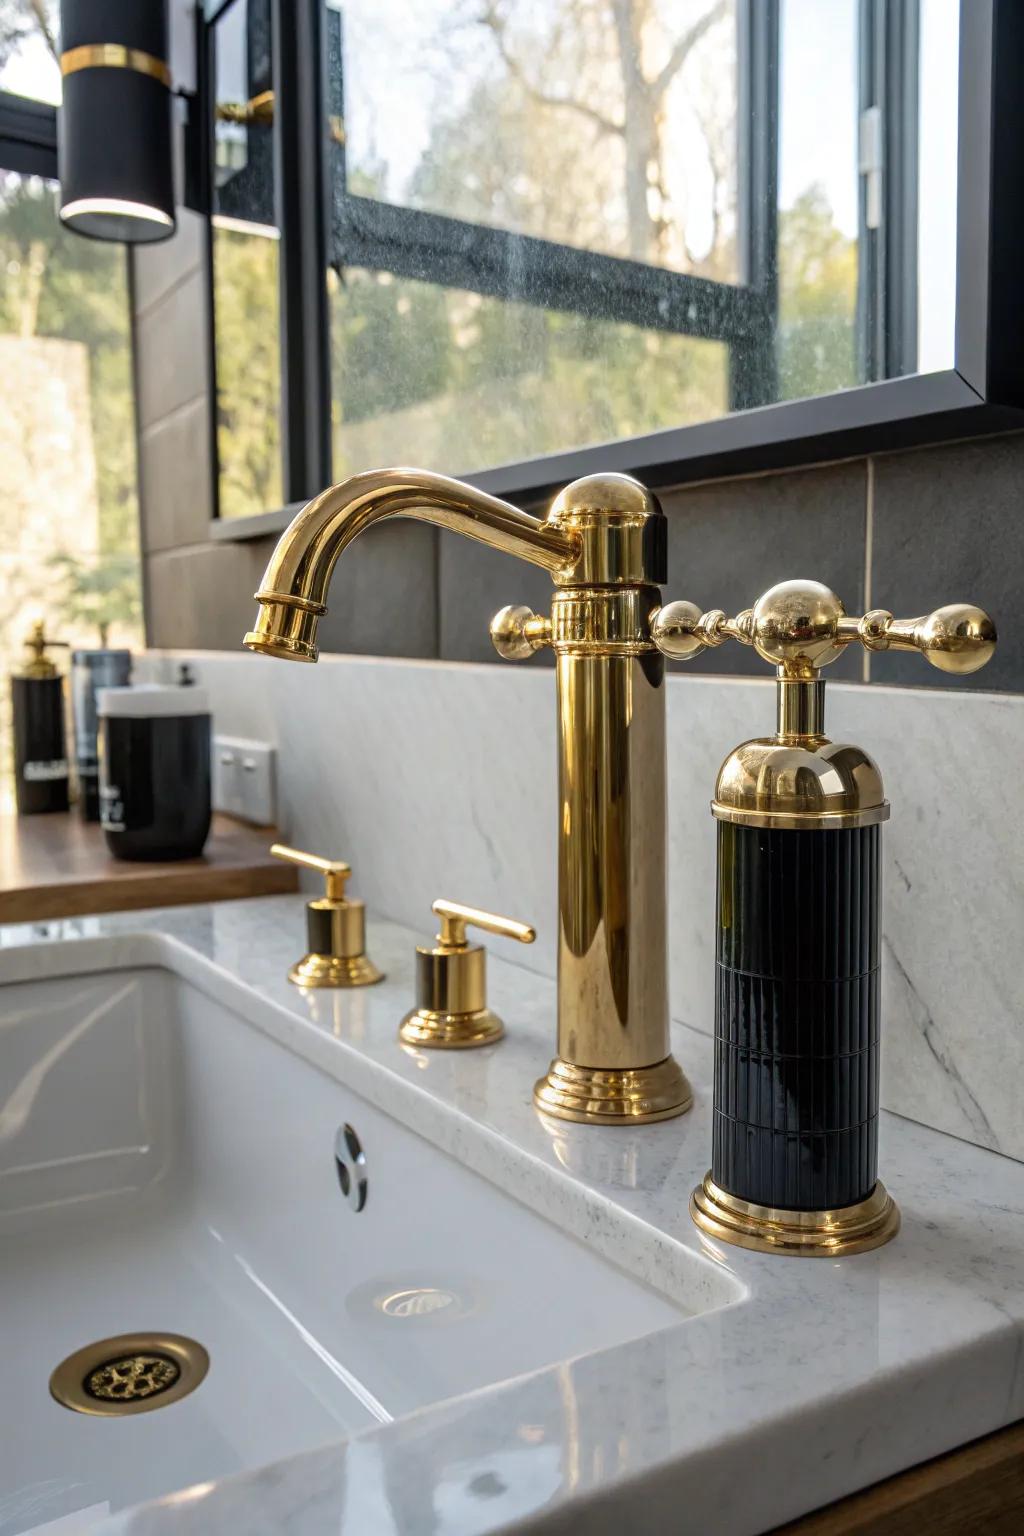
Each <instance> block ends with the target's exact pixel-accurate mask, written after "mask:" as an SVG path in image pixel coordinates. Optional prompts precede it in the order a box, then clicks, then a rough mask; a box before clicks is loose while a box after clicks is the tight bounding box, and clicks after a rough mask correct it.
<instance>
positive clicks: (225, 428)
mask: <svg viewBox="0 0 1024 1536" xmlns="http://www.w3.org/2000/svg"><path fill="white" fill-rule="evenodd" d="M212 45H213V50H214V53H213V59H214V79H215V81H216V91H215V98H216V104H215V110H214V217H213V312H214V349H215V367H216V377H217V454H218V469H219V473H218V506H219V510H220V515H221V517H251V516H252V515H253V514H254V513H257V512H263V511H265V510H266V509H267V508H268V507H276V506H280V505H281V502H282V492H281V428H280V407H281V346H280V337H279V306H278V233H277V229H276V228H275V226H274V173H273V117H274V97H273V78H272V73H271V69H272V59H271V42H270V4H269V0H234V4H232V5H231V6H229V8H228V9H227V10H226V11H224V12H223V13H222V14H221V15H220V17H219V19H218V21H217V23H216V25H215V26H214V28H213V37H212Z"/></svg>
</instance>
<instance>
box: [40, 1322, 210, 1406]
mask: <svg viewBox="0 0 1024 1536" xmlns="http://www.w3.org/2000/svg"><path fill="white" fill-rule="evenodd" d="M209 1364H210V1357H209V1355H208V1354H207V1353H206V1350H205V1349H204V1348H203V1346H202V1345H201V1344H197V1343H196V1341H195V1339H186V1338H183V1337H182V1335H181V1334H177V1333H123V1334H121V1335H119V1337H117V1338H114V1339H99V1340H98V1341H97V1342H96V1343H95V1344H87V1345H86V1346H85V1348H84V1349H76V1350H75V1353H74V1354H73V1355H68V1357H67V1359H66V1360H62V1361H61V1363H60V1365H58V1367H57V1369H56V1370H55V1371H54V1373H53V1375H52V1376H51V1377H50V1392H51V1394H52V1395H53V1396H54V1397H55V1398H56V1399H57V1401H58V1403H62V1404H63V1406H64V1407H65V1408H71V1409H73V1410H74V1412H75V1413H93V1414H99V1415H101V1416H107V1415H111V1416H112V1415H120V1414H127V1413H147V1412H149V1410H150V1409H152V1408H163V1407H164V1406H165V1405H166V1404H169V1403H176V1402H178V1401H179V1399H180V1398H183V1397H187V1396H188V1394H189V1393H190V1392H194V1391H195V1389H196V1387H198V1385H199V1383H200V1382H201V1381H202V1379H203V1377H204V1376H205V1375H206V1372H207V1370H208V1368H209Z"/></svg>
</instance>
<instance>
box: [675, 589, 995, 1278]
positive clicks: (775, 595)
mask: <svg viewBox="0 0 1024 1536" xmlns="http://www.w3.org/2000/svg"><path fill="white" fill-rule="evenodd" d="M697 633H698V635H699V636H700V638H701V639H702V640H703V643H705V644H708V643H710V644H715V643H717V642H718V641H719V640H720V639H722V638H725V636H727V635H729V636H732V638H734V639H737V640H739V641H740V642H741V643H744V644H747V645H752V646H753V647H754V649H755V650H756V651H757V653H758V655H759V656H761V657H763V659H764V660H765V661H767V662H770V663H773V664H774V665H775V666H776V668H777V676H778V683H777V689H778V719H777V729H776V733H775V735H774V736H769V737H765V738H762V739H759V740H756V741H747V742H744V743H743V745H742V746H739V747H737V748H736V750H735V751H734V752H731V753H730V754H729V756H728V757H727V758H726V760H725V762H724V763H723V765H722V768H721V771H720V772H719V775H718V782H717V785H716V789H715V799H714V802H713V804H712V811H713V814H714V816H715V818H716V820H717V822H718V887H717V982H716V995H715V1077H714V1129H713V1136H712V1157H711V1170H710V1172H709V1173H708V1175H707V1177H706V1178H705V1179H704V1181H703V1183H702V1184H701V1185H700V1186H698V1188H697V1189H696V1190H695V1191H694V1193H693V1196H692V1199H691V1202H690V1212H691V1215H692V1216H693V1219H694V1221H695V1222H696V1223H697V1225H698V1226H699V1227H700V1228H701V1229H702V1230H703V1231H705V1232H706V1233H709V1234H711V1235H713V1236H714V1237H716V1238H719V1239H722V1240H724V1241H726V1242H730V1243H735V1244H738V1245H739V1246H741V1247H744V1248H753V1249H757V1250H760V1251H762V1252H775V1253H787V1254H806V1255H824V1256H828V1255H832V1256H835V1255H838V1254H846V1253H857V1252H860V1251H862V1250H864V1249H867V1248H875V1247H878V1246H880V1245H881V1244H882V1243H885V1242H887V1241H888V1240H889V1239H890V1238H892V1237H894V1236H895V1235H896V1232H897V1231H898V1229H899V1212H898V1210H897V1208H896V1206H895V1204H894V1203H893V1200H892V1199H891V1197H890V1196H889V1194H888V1193H887V1192H886V1190H885V1187H884V1185H883V1184H882V1183H881V1181H880V1180H879V1178H878V1101H879V951H880V926H879V896H880V861H879V841H880V833H881V824H882V823H883V822H884V821H886V820H887V819H888V816H889V805H888V802H887V801H886V799H885V794H884V791H883V787H882V779H881V775H880V773H879V771H878V769H877V768H876V766H875V764H874V763H873V762H872V760H871V758H870V757H869V756H868V754H867V753H866V752H865V751H863V749H862V748H860V747H857V746H852V745H849V744H846V743H839V742H832V741H829V739H828V737H827V736H826V735H825V733H824V725H825V720H824V714H825V683H824V680H823V679H822V677H821V675H820V669H821V668H822V667H823V666H825V665H827V664H828V663H829V662H831V661H833V660H834V659H835V658H836V657H837V656H838V655H839V654H840V653H841V651H842V650H843V649H844V648H845V647H846V646H847V645H849V644H852V643H858V642H859V643H861V644H863V645H864V646H866V647H867V648H868V649H869V650H889V649H899V650H920V651H922V652H923V653H924V655H925V656H926V658H927V659H928V660H929V661H930V662H932V663H933V664H934V665H935V666H937V667H940V668H942V669H943V670H944V671H947V672H955V673H964V672H973V671H974V670H976V669H977V668H978V667H981V666H984V664H985V662H987V661H988V660H989V658H990V656H991V655H992V652H993V649H994V646H995V638H996V637H995V628H994V626H993V624H992V621H991V620H990V619H989V617H988V615H987V614H985V613H983V612H982V611H981V610H980V609H978V608H970V607H967V606H964V605H952V606H950V607H947V608H940V609H939V610H937V612H935V613H933V614H930V615H928V616H927V617H926V618H922V619H908V620H898V619H894V618H893V617H892V615H891V614H890V613H887V612H885V611H884V610H875V611H874V612H872V613H868V614H865V615H864V617H863V618H859V619H858V618H851V617H848V616H847V615H846V614H845V612H844V610H843V605H842V603H841V602H840V601H839V599H838V598H837V597H836V595H835V593H834V592H831V591H830V590H829V589H828V587H825V586H822V585H821V584H820V583H818V582H813V581H788V582H783V583H781V584H780V585H778V586H776V587H773V588H772V589H771V590H770V591H768V592H766V593H765V594H764V596H763V597H762V598H761V599H760V600H759V601H758V603H757V604H756V605H755V607H754V608H753V609H751V610H749V611H748V612H746V613H743V614H740V615H739V616H738V617H737V618H736V619H734V620H726V619H725V616H724V615H719V614H713V615H705V616H703V618H702V620H701V621H700V624H699V627H698V628H697Z"/></svg>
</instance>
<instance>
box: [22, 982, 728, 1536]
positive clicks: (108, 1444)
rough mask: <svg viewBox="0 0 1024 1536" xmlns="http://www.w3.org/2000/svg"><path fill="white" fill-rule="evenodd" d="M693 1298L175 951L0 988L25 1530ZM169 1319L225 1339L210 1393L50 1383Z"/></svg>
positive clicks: (313, 1440)
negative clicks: (98, 1390)
mask: <svg viewBox="0 0 1024 1536" xmlns="http://www.w3.org/2000/svg"><path fill="white" fill-rule="evenodd" d="M346 1125H348V1126H350V1127H351V1128H352V1129H353V1130H354V1132H355V1134H356V1136H357V1138H358V1141H359V1143H360V1144H361V1147H362V1151H363V1154H364V1156H365V1168H363V1169H362V1170H357V1168H356V1166H355V1164H354V1162H353V1160H352V1156H351V1153H347V1156H346V1163H345V1173H346V1175H347V1182H348V1183H349V1198H346V1196H345V1194H344V1192H343V1189H342V1182H343V1179H344V1176H343V1177H342V1178H340V1177H339V1170H338V1164H337V1161H336V1157H335V1146H336V1138H337V1136H338V1133H339V1130H340V1129H341V1128H343V1127H344V1126H346ZM359 1177H365V1180H366V1201H365V1206H364V1208H363V1209H362V1210H361V1211H357V1210H356V1209H355V1204H356V1203H357V1202H356V1200H355V1192H356V1188H357V1184H355V1183H353V1180H358V1178H359ZM553 1275H557V1277H558V1283H557V1285H553V1284H552V1276H553ZM708 1304H709V1303H708V1302H706V1301H705V1302H704V1303H703V1305H704V1306H706V1305H708ZM699 1305H701V1303H696V1304H695V1310H696V1309H697V1307H698V1306H699ZM681 1315H685V1314H684V1313H683V1309H681V1308H680V1306H679V1305H678V1304H677V1303H676V1302H674V1301H670V1300H668V1299H666V1298H664V1297H662V1296H661V1295H659V1294H658V1293H657V1292H655V1291H654V1290H652V1289H650V1288H648V1287H647V1286H645V1285H644V1284H641V1283H640V1282H638V1281H636V1280H634V1279H632V1278H630V1277H628V1276H627V1275H625V1274H624V1273H622V1272H620V1271H619V1270H618V1269H616V1268H615V1267H613V1265H612V1264H611V1263H609V1262H608V1261H606V1260H605V1259H603V1258H601V1257H600V1256H598V1255H596V1254H595V1253H593V1252H591V1251H588V1249H587V1248H586V1247H585V1246H584V1245H583V1244H582V1243H580V1242H578V1241H577V1240H576V1239H574V1238H572V1237H569V1236H566V1235H564V1234H563V1233H562V1232H560V1231H559V1230H557V1229H556V1228H555V1227H554V1226H552V1225H551V1224H549V1223H548V1222H547V1221H546V1220H544V1219H543V1218H542V1217H540V1216H538V1215H536V1214H533V1213H532V1212H531V1211H529V1210H528V1209H527V1208H526V1207H525V1206H524V1205H521V1204H519V1202H518V1201H517V1200H515V1199H514V1198H512V1197H511V1196H510V1195H508V1194H505V1193H502V1192H501V1191H499V1190H498V1189H496V1188H495V1187H494V1186H493V1185H491V1184H489V1183H488V1182H486V1181H485V1180H484V1179H483V1178H481V1177H479V1176H478V1175H477V1174H475V1173H474V1172H472V1171H471V1170H470V1169H469V1168H467V1167H464V1166H462V1165H460V1164H459V1163H458V1162H456V1161H455V1160H454V1159H453V1158H452V1157H450V1156H448V1155H447V1154H446V1153H445V1152H443V1151H440V1150H438V1149H437V1148H436V1147H433V1146H431V1145H429V1144H428V1143H427V1142H426V1141H424V1140H422V1139H421V1138H420V1137H419V1136H417V1135H416V1134H414V1133H413V1132H411V1131H410V1130H408V1129H406V1128H405V1127H404V1126H402V1125H400V1124H399V1123H398V1122H397V1121H395V1120H393V1119H392V1118H390V1117H389V1116H388V1115H386V1114H384V1113H383V1112H382V1111H381V1110H379V1109H376V1108H374V1107H373V1106H371V1105H370V1104H369V1103H367V1102H366V1101H365V1100H364V1099H361V1098H359V1097H358V1096H357V1095H356V1094H354V1093H353V1092H351V1091H349V1090H348V1089H346V1087H344V1086H343V1085H342V1084H340V1083H339V1082H337V1081H336V1080H334V1079H333V1078H332V1077H330V1076H328V1075H327V1074H326V1073H324V1072H321V1071H319V1070H318V1069H317V1068H316V1067H315V1066H313V1065H311V1064H310V1063H309V1062H308V1061H305V1060H302V1059H301V1058H300V1057H299V1056H297V1055H294V1054H293V1053H292V1052H291V1051H290V1050H288V1049H287V1048H286V1047H285V1046H283V1045H281V1044H279V1043H278V1042H277V1041H275V1040H273V1039H271V1038H269V1037H268V1036H267V1035H266V1034H264V1033H262V1032H261V1030H259V1029H258V1028H255V1027H253V1026H252V1025H250V1024H248V1023H246V1022H245V1021H244V1020H243V1019H242V1018H241V1017H240V1016H238V1015H237V1014H234V1013H232V1012H230V1011H229V1010H228V1009H227V1008H226V1007H223V1006H222V1005H221V1004H220V1003H218V1002H216V1001H214V1000H212V999H211V998H210V997H209V996H207V995H205V994H204V993H202V992H200V991H199V990H197V989H196V988H194V987H192V986H191V985H190V984H189V983H188V982H187V981H185V980H183V979H182V978H181V977H179V976H176V975H174V974H172V973H171V972H170V971H168V970H165V969H161V968H159V967H156V966H154V967H153V968H150V969H146V968H141V969H135V970H129V971H117V970H111V971H106V972H100V973H98V974H84V975H74V976H65V977H62V978H59V979H56V978H51V979H47V980H34V981H26V982H20V983H15V984H11V985H8V986H5V987H3V988H0V1317H2V1332H3V1347H2V1350H0V1393H2V1401H3V1405H4V1432H3V1435H2V1436H0V1532H3V1533H4V1536H14V1533H16V1532H24V1531H29V1530H34V1529H36V1528H37V1527H47V1525H48V1522H52V1521H56V1520H58V1519H60V1518H61V1517H67V1516H69V1515H71V1514H72V1513H73V1512H76V1511H77V1512H82V1511H90V1512H94V1513H97V1514H98V1513H100V1512H105V1511H106V1510H107V1509H108V1508H109V1509H118V1508H121V1507H123V1506H124V1505H126V1504H131V1503H134V1502H136V1501H139V1500H142V1499H148V1498H152V1497H154V1496H156V1495H159V1494H164V1493H167V1492H170V1491H172V1490H174V1489H179V1488H183V1487H185V1486H186V1485H190V1484H195V1483H197V1482H202V1481H204V1480H209V1479H215V1478H219V1477H221V1476H223V1475H224V1474H225V1473H229V1472H232V1471H236V1470H238V1469H243V1468H251V1467H254V1466H257V1465H259V1464H261V1463H265V1462H268V1461H271V1460H273V1459H275V1458H279V1457H283V1456H286V1455H288V1454H290V1453H292V1452H295V1451H298V1450H302V1449H304V1448H307V1447H311V1446H314V1445H317V1444H320V1443H323V1442H325V1441H328V1440H331V1439H336V1438H339V1437H342V1436H345V1435H348V1434H351V1433H352V1432H354V1431H357V1430H359V1429H362V1428H364V1427H365V1426H370V1425H374V1424H375V1423H387V1422H388V1421H390V1420H391V1419H393V1418H398V1417H401V1416H404V1415H407V1414H409V1413H411V1412H412V1411H413V1410H415V1409H417V1408H421V1407H423V1406H424V1405H427V1404H430V1403H434V1402H437V1401H439V1400H440V1399H442V1398H447V1397H452V1396H454V1395H456V1394H462V1393H466V1392H468V1391H470V1390H472V1389H474V1388H478V1387H482V1386H485V1385H487V1384H489V1383H496V1382H501V1381H506V1380H508V1379H509V1378H511V1377H513V1376H520V1375H522V1374H524V1373H527V1372H530V1371H533V1370H536V1369H537V1368H539V1367H542V1366H545V1365H550V1364H551V1363H553V1362H556V1361H563V1360H570V1359H572V1358H573V1357H576V1356H580V1355H583V1354H586V1353H587V1352H590V1351H593V1350H596V1349H598V1348H601V1349H604V1348H607V1347H609V1346H611V1345H615V1344H619V1343H622V1342H624V1341H626V1340H628V1339H631V1338H635V1337H639V1336H640V1335H646V1334H650V1333H652V1332H654V1331H656V1330H658V1329H661V1328H664V1327H666V1326H668V1325H672V1324H677V1323H678V1322H679V1321H680V1317H681ZM148 1331H152V1332H156V1333H162V1332H171V1333H175V1334H180V1335H185V1336H187V1337H189V1338H192V1339H195V1340H197V1341H199V1343H201V1344H202V1345H203V1346H204V1347H205V1349H206V1350H207V1351H208V1353H209V1358H210V1367H209V1373H208V1375H207V1376H206V1378H205V1380H204V1381H203V1382H202V1383H201V1384H200V1385H199V1386H198V1387H197V1389H196V1390H195V1391H194V1392H193V1393H192V1394H191V1395H189V1396H187V1397H185V1398H183V1399H182V1400H181V1401H178V1402H172V1403H169V1404H168V1405H166V1406H165V1407H163V1408H161V1409H160V1411H152V1412H146V1413H142V1414H137V1415H134V1416H131V1417H119V1418H101V1417H91V1416H87V1415H84V1414H81V1413H76V1412H72V1411H70V1410H69V1409H68V1408H66V1407H63V1406H61V1405H59V1404H58V1403H57V1402H56V1401H55V1400H54V1399H53V1397H51V1395H50V1392H49V1388H48V1383H49V1378H50V1374H51V1372H52V1371H53V1369H54V1367H56V1366H57V1365H58V1364H59V1362H61V1361H62V1360H63V1359H64V1357H66V1356H67V1355H69V1354H70V1353H71V1352H72V1351H75V1350H77V1349H79V1348H81V1347H82V1346H84V1345H87V1344H90V1343H92V1342H93V1341H96V1340H101V1339H104V1338H106V1337H108V1336H112V1335H118V1334H123V1333H129V1332H148ZM88 1523H89V1517H88V1516H82V1515H80V1516H79V1519H78V1522H77V1523H76V1522H72V1523H71V1524H70V1525H67V1526H66V1525H64V1524H61V1525H60V1526H59V1527H57V1529H59V1530H60V1531H61V1532H64V1531H65V1530H66V1529H67V1530H78V1529H80V1528H85V1526H86V1525H87V1524H88Z"/></svg>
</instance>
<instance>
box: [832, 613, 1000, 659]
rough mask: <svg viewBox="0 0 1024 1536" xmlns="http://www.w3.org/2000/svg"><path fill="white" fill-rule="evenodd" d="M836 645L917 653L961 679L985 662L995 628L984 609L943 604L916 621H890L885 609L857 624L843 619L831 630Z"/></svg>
mask: <svg viewBox="0 0 1024 1536" xmlns="http://www.w3.org/2000/svg"><path fill="white" fill-rule="evenodd" d="M836 638H837V640H838V641H839V643H840V644H843V643H847V644H848V643H849V642H850V641H852V640H859V641H860V643H861V644H862V645H863V646H865V647H866V648H867V649H868V650H869V651H920V652H921V654H922V655H923V656H924V659H925V661H930V662H931V664H932V666H933V667H938V668H939V670H940V671H942V672H953V673H957V674H959V675H960V676H963V675H964V674H965V673H968V672H977V670H978V668H979V667H983V666H984V665H985V663H986V662H988V661H991V659H992V653H993V652H994V650H995V648H996V627H995V625H994V624H993V622H992V620H991V619H990V618H989V616H988V614H987V613H986V612H985V610H984V608H975V607H974V606H973V605H972V604H971V603H947V604H946V606H945V607H944V608H936V609H935V611H934V612H933V613H928V614H925V615H923V616H922V617H921V618H917V619H894V618H893V616H892V614H891V613H890V612H889V611H888V609H886V608H873V609H872V610H871V611H870V613H865V614H864V615H863V617H862V618H859V619H857V618H853V617H850V616H847V615H845V614H844V615H843V616H842V617H841V618H840V619H839V621H838V624H837V635H836Z"/></svg>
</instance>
